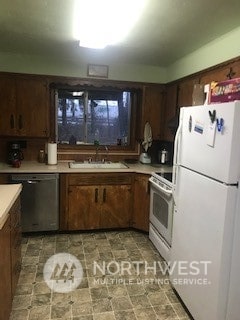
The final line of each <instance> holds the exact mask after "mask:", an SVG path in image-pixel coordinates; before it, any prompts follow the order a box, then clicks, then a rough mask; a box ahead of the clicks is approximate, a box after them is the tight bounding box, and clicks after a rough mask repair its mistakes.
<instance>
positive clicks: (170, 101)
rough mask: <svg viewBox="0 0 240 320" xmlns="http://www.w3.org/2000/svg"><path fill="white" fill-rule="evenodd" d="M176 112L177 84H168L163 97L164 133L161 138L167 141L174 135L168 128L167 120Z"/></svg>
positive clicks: (172, 138)
mask: <svg viewBox="0 0 240 320" xmlns="http://www.w3.org/2000/svg"><path fill="white" fill-rule="evenodd" d="M176 112H177V85H176V84H173V85H169V86H167V89H166V99H165V112H164V135H163V139H164V140H167V141H173V140H174V135H173V134H172V133H171V130H170V129H169V128H168V122H169V120H171V119H172V118H173V117H174V116H175V115H176Z"/></svg>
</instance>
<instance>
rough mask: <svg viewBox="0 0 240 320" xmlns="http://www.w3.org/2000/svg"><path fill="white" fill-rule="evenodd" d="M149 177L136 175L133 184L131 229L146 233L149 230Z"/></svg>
mask: <svg viewBox="0 0 240 320" xmlns="http://www.w3.org/2000/svg"><path fill="white" fill-rule="evenodd" d="M148 179H149V176H148V175H144V174H136V176H135V184H134V206H133V227H134V228H137V229H140V230H143V231H147V232H148V230H149V208H150V194H149V181H148Z"/></svg>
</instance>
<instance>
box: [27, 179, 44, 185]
mask: <svg viewBox="0 0 240 320" xmlns="http://www.w3.org/2000/svg"><path fill="white" fill-rule="evenodd" d="M42 181H43V180H42ZM22 182H26V183H27V184H37V183H39V182H41V180H25V181H22Z"/></svg>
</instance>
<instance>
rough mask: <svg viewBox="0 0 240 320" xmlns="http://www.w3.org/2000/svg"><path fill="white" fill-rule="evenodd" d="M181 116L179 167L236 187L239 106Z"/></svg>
mask: <svg viewBox="0 0 240 320" xmlns="http://www.w3.org/2000/svg"><path fill="white" fill-rule="evenodd" d="M214 115H215V117H214ZM180 116H181V117H182V123H181V124H182V130H181V134H180V136H179V140H180V141H179V142H180V145H179V148H178V159H177V162H178V164H181V165H182V166H184V167H186V168H190V169H192V170H195V171H197V172H199V173H202V174H204V175H207V176H209V177H212V178H214V179H216V180H219V181H223V182H225V183H227V184H234V183H236V182H237V181H238V180H239V178H240V160H239V159H240V141H239V139H240V102H239V101H238V102H229V103H221V104H215V105H205V106H196V107H190V108H182V110H181V115H180ZM214 118H215V120H214ZM211 119H212V120H214V122H213V123H212V120H211ZM221 119H222V120H221ZM217 123H218V124H219V126H217ZM221 125H222V126H221Z"/></svg>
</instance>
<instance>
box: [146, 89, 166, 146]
mask: <svg viewBox="0 0 240 320" xmlns="http://www.w3.org/2000/svg"><path fill="white" fill-rule="evenodd" d="M146 122H149V123H150V125H151V128H152V137H153V139H154V140H159V139H162V137H163V122H164V86H162V85H151V86H150V85H149V86H144V88H143V101H142V115H141V126H140V138H141V139H143V133H144V126H145V123H146Z"/></svg>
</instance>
